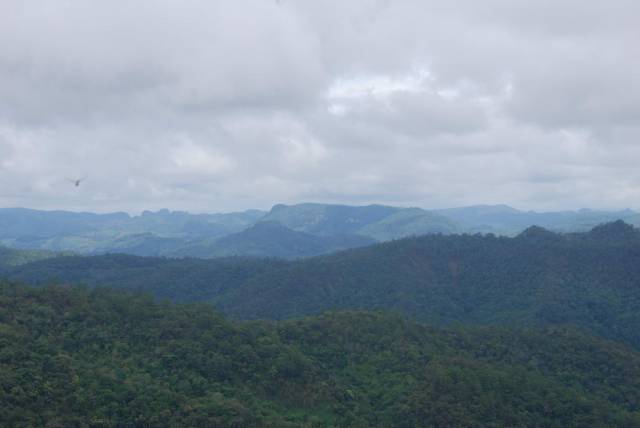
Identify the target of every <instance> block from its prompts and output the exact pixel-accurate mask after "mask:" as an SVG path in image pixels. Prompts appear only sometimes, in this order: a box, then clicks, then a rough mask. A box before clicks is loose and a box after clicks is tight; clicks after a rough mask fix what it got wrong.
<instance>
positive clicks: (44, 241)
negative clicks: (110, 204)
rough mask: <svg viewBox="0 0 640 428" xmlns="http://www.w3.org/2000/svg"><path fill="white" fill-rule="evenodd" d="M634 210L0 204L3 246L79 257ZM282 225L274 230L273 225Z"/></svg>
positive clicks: (575, 225) (339, 239) (497, 227)
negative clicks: (221, 210)
mask: <svg viewBox="0 0 640 428" xmlns="http://www.w3.org/2000/svg"><path fill="white" fill-rule="evenodd" d="M638 216H639V215H638V214H637V213H635V212H633V211H630V210H625V211H617V212H600V211H590V210H580V211H566V212H552V213H536V212H531V211H530V212H524V211H519V210H515V209H513V208H510V207H507V206H504V205H496V206H475V207H466V208H453V209H445V210H435V211H427V210H423V209H420V208H397V207H389V206H382V205H369V206H360V207H356V206H346V205H328V204H298V205H291V206H285V205H276V206H274V207H273V208H272V209H271V211H269V212H263V211H258V210H249V211H245V212H239V213H228V214H197V215H194V214H189V213H186V212H176V211H174V212H170V211H168V210H161V211H158V212H148V211H145V212H144V213H143V214H142V215H140V216H133V217H132V216H129V215H128V214H125V213H113V214H90V213H72V212H63V211H36V210H28V209H21V208H11V209H0V244H3V245H7V246H10V247H13V248H18V249H44V250H52V251H72V252H76V253H79V254H85V255H86V254H104V253H126V254H132V255H140V256H167V257H176V256H177V257H181V256H194V257H205V258H210V257H219V256H229V255H248V256H261V257H285V258H299V257H307V256H314V255H319V254H325V253H329V252H332V251H336V250H339V249H344V248H354V247H359V246H361V245H364V244H366V243H370V242H372V241H388V240H391V239H398V238H403V237H408V236H418V235H425V234H437V233H441V234H453V233H477V232H481V233H489V232H491V233H495V234H498V235H515V234H517V233H520V232H521V231H522V230H524V229H526V228H527V227H529V226H531V225H534V224H537V225H540V226H543V227H545V228H548V229H550V230H555V231H565V232H568V231H585V230H589V229H590V228H592V227H594V226H596V225H598V224H600V223H604V222H607V221H613V220H616V219H624V220H625V221H628V222H630V223H632V224H640V217H638ZM275 223H277V224H278V225H279V226H281V228H280V229H276V228H275V227H274V226H273V225H274V224H275Z"/></svg>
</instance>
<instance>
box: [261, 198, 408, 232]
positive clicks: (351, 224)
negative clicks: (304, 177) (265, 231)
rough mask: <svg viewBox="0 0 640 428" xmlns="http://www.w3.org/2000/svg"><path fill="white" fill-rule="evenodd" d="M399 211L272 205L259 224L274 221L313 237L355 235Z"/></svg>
mask: <svg viewBox="0 0 640 428" xmlns="http://www.w3.org/2000/svg"><path fill="white" fill-rule="evenodd" d="M400 210H402V208H396V207H388V206H384V205H367V206H359V207H357V206H348V205H330V204H314V203H308V204H297V205H290V206H287V205H275V206H274V207H273V208H272V209H271V211H270V212H269V213H268V214H267V215H266V216H264V217H263V218H262V221H275V222H278V223H280V224H282V225H284V226H286V227H288V228H289V229H292V230H295V231H298V232H306V233H311V234H314V235H321V236H327V235H336V234H345V233H358V231H359V230H360V229H361V228H362V227H364V226H367V225H369V224H371V223H375V222H377V221H380V220H383V219H385V218H387V217H388V216H390V215H392V214H395V213H397V212H398V211H400Z"/></svg>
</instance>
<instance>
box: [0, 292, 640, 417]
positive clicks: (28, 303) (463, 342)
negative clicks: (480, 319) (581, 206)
mask: <svg viewBox="0 0 640 428" xmlns="http://www.w3.org/2000/svg"><path fill="white" fill-rule="evenodd" d="M639 411H640V354H639V353H638V352H636V351H633V350H631V349H629V348H626V347H625V346H623V345H619V344H616V343H613V342H609V341H606V340H603V339H599V338H596V337H593V336H590V335H587V334H584V333H581V332H579V331H577V330H575V329H572V328H561V327H550V328H544V329H504V328H497V327H492V328H461V327H458V328H449V329H436V328H432V327H427V326H424V325H421V324H416V323H413V322H409V321H406V320H403V319H402V318H401V317H399V316H394V315H388V314H387V315H385V314H382V313H373V312H342V313H336V312H334V313H326V314H324V315H321V316H317V317H312V318H303V319H298V320H290V321H279V322H273V321H249V322H246V321H245V322H239V321H235V322H232V321H228V320H226V319H225V318H224V317H223V316H221V315H219V314H218V313H216V312H215V311H213V310H212V308H211V307H209V306H207V305H203V304H188V305H176V304H171V303H167V302H157V301H154V299H152V298H151V297H150V296H146V295H134V294H130V293H126V292H122V291H120V292H116V291H107V290H102V289H93V290H91V289H87V288H78V287H67V286H54V287H44V288H38V289H30V288H28V287H25V286H22V285H16V284H11V283H6V282H5V283H2V284H1V285H0V421H2V425H3V426H47V427H63V426H64V427H67V426H105V427H108V426H176V427H177V426H202V427H215V426H221V427H222V426H224V427H243V428H244V427H269V426H271V427H287V426H291V427H381V426H385V427H416V426H441V427H446V426H450V427H457V426H460V427H463V426H464V427H477V426H496V427H498V426H529V427H534V426H547V427H572V426H575V427H584V426H590V427H608V426H626V427H634V426H640V413H639Z"/></svg>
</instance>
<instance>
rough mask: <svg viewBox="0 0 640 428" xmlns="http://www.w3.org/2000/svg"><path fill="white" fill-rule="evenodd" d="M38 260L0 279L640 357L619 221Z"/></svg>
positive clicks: (9, 269)
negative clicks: (567, 327) (476, 328)
mask: <svg viewBox="0 0 640 428" xmlns="http://www.w3.org/2000/svg"><path fill="white" fill-rule="evenodd" d="M13 251H17V250H13ZM40 258H41V259H40V260H34V261H25V262H23V263H21V264H16V263H13V264H10V265H9V264H5V265H0V273H1V274H2V275H3V276H4V277H6V278H9V279H12V280H19V281H23V282H26V283H29V284H34V285H46V284H50V283H59V284H85V285H88V286H91V287H94V286H107V287H112V288H118V289H125V290H129V291H144V292H150V293H152V294H153V295H154V296H156V297H157V298H160V299H166V298H168V299H171V300H174V301H177V302H194V301H200V302H202V301H204V302H209V303H213V304H214V305H215V306H216V307H217V308H218V309H220V310H221V311H223V312H225V313H226V314H228V315H230V316H232V317H234V318H242V319H288V318H296V317H303V316H308V315H315V314H320V313H322V312H324V311H327V310H386V311H395V312H399V313H402V314H405V315H406V316H408V317H410V318H412V319H415V320H418V321H423V322H428V323H430V324H433V325H454V324H457V323H463V324H473V325H509V326H511V325H519V326H547V325H557V324H571V325H577V326H581V327H583V328H585V329H587V330H589V331H591V332H592V333H595V334H598V335H601V336H604V337H607V338H610V339H615V340H619V341H623V342H625V343H628V344H631V345H633V346H638V347H640V316H639V315H638V311H637V307H638V305H639V304H640V282H639V278H640V232H639V231H638V229H635V228H634V227H632V226H631V225H628V224H626V223H624V222H622V221H617V222H613V223H608V224H605V225H602V226H598V227H596V228H594V229H592V230H591V231H589V232H580V233H568V234H559V233H555V232H551V231H548V230H546V229H543V228H540V227H536V226H534V227H530V228H528V229H527V230H525V231H524V232H522V233H521V234H519V235H517V236H515V237H497V236H494V235H479V234H476V235H425V236H421V237H414V238H403V239H400V240H394V241H390V242H386V243H379V244H376V245H370V246H366V247H361V248H354V249H349V250H346V251H341V252H337V253H333V254H329V255H323V256H316V257H311V258H306V259H301V260H294V261H286V260H281V259H265V258H247V257H223V258H216V259H199V258H183V259H177V258H154V257H139V256H131V255H122V254H120V255H119V254H112V255H101V256H90V257H86V256H72V255H70V256H62V257H49V254H43V255H40ZM15 259H16V257H12V258H9V260H15Z"/></svg>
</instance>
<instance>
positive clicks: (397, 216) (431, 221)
mask: <svg viewBox="0 0 640 428" xmlns="http://www.w3.org/2000/svg"><path fill="white" fill-rule="evenodd" d="M460 231H461V228H460V226H459V225H458V224H456V222H455V221H453V220H451V219H448V218H446V217H445V216H442V215H440V214H436V213H434V212H430V211H425V210H423V209H420V208H406V209H402V210H399V211H397V212H395V213H393V214H391V215H389V216H387V217H385V218H383V219H382V220H379V221H376V222H374V223H369V224H368V225H366V226H364V227H362V228H360V229H359V230H358V234H360V235H364V236H369V237H371V238H374V239H376V240H377V241H388V240H391V239H398V238H404V237H407V236H419V235H428V234H432V233H442V234H445V235H448V234H451V233H457V232H460Z"/></svg>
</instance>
